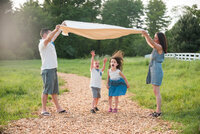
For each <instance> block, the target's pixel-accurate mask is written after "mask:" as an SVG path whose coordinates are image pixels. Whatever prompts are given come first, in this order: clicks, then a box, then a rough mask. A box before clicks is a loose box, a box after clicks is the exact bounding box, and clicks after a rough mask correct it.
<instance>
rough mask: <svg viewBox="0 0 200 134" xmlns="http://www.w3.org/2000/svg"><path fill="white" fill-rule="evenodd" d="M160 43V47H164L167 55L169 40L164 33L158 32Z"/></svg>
mask: <svg viewBox="0 0 200 134" xmlns="http://www.w3.org/2000/svg"><path fill="white" fill-rule="evenodd" d="M156 34H157V36H158V39H159V42H160V45H161V46H162V49H163V51H164V52H165V53H167V39H166V36H165V34H164V33H162V32H157V33H156Z"/></svg>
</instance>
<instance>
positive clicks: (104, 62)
mask: <svg viewBox="0 0 200 134" xmlns="http://www.w3.org/2000/svg"><path fill="white" fill-rule="evenodd" d="M106 62H107V58H104V59H103V68H102V72H103V71H104V70H105V67H106Z"/></svg>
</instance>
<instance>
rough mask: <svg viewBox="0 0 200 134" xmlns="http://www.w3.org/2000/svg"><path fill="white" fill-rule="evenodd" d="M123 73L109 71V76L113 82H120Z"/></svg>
mask: <svg viewBox="0 0 200 134" xmlns="http://www.w3.org/2000/svg"><path fill="white" fill-rule="evenodd" d="M119 72H121V71H120V70H119V69H116V71H112V70H111V69H109V75H110V79H111V80H119V79H120V78H121V75H120V74H119Z"/></svg>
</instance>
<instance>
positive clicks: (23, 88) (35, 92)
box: [0, 60, 67, 125]
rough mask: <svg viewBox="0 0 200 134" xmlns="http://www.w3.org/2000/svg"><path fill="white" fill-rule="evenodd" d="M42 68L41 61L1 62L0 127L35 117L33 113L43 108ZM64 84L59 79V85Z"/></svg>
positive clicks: (61, 91)
mask: <svg viewBox="0 0 200 134" xmlns="http://www.w3.org/2000/svg"><path fill="white" fill-rule="evenodd" d="M40 66H41V61H40V60H26V61H0V125H5V124H7V123H8V121H11V120H17V119H20V118H26V117H35V115H32V113H33V112H34V111H36V110H37V109H38V108H39V107H41V93H42V91H43V89H42V88H43V85H42V78H41V75H40ZM63 84H64V81H63V80H61V79H59V85H63ZM66 91H67V90H66V89H65V90H60V93H63V92H66ZM49 99H51V97H50V98H49ZM48 105H50V104H48Z"/></svg>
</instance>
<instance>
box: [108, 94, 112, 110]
mask: <svg viewBox="0 0 200 134" xmlns="http://www.w3.org/2000/svg"><path fill="white" fill-rule="evenodd" d="M108 102H109V108H112V96H109V98H108Z"/></svg>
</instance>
